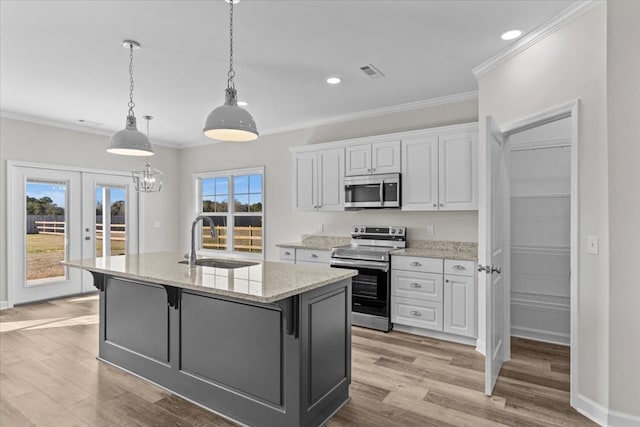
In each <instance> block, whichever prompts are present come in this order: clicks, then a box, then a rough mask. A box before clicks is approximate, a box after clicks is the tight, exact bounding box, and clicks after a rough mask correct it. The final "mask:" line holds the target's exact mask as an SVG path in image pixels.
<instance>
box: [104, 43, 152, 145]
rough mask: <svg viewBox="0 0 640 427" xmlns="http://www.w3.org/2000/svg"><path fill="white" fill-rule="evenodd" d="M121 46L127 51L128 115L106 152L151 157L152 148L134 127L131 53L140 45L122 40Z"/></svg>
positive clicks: (147, 140)
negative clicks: (124, 124) (122, 127)
mask: <svg viewBox="0 0 640 427" xmlns="http://www.w3.org/2000/svg"><path fill="white" fill-rule="evenodd" d="M122 45H123V46H124V47H125V48H127V49H129V103H128V104H127V105H128V106H129V113H128V114H127V124H126V126H125V128H124V129H123V130H121V131H119V132H116V133H115V134H114V135H113V136H112V137H111V141H110V143H109V148H107V152H109V153H112V154H121V155H123V156H153V147H152V146H151V143H150V142H149V138H147V137H146V136H145V135H144V134H143V133H142V132H140V131H138V128H137V126H136V116H135V115H134V114H133V107H135V106H136V104H135V103H134V102H133V51H134V49H140V43H138V42H136V41H133V40H124V41H123V42H122Z"/></svg>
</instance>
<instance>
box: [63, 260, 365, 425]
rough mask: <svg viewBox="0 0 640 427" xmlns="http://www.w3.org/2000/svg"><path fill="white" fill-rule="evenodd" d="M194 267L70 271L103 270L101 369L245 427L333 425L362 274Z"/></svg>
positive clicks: (344, 390) (143, 263) (169, 264)
mask: <svg viewBox="0 0 640 427" xmlns="http://www.w3.org/2000/svg"><path fill="white" fill-rule="evenodd" d="M182 260H183V258H182V255H181V254H177V253H151V254H140V255H123V256H112V257H104V258H96V259H84V260H77V261H69V262H65V264H66V265H68V266H70V267H76V268H81V269H84V270H88V271H89V272H91V274H92V275H93V279H94V285H95V287H96V288H98V290H99V296H100V315H99V323H100V324H99V343H98V352H99V356H98V358H99V359H100V360H101V361H105V362H108V363H110V364H112V365H115V366H117V367H120V368H122V369H124V370H125V371H126V372H131V373H134V374H136V375H138V376H140V377H142V378H145V379H147V380H148V381H151V382H152V383H155V384H159V385H160V386H162V387H164V388H166V389H168V390H170V391H171V392H173V393H174V394H176V395H178V396H183V397H185V398H187V399H189V400H191V401H193V402H196V403H197V404H199V405H201V406H203V407H205V408H208V409H209V410H211V411H214V412H216V413H219V414H222V415H224V416H225V417H227V418H229V419H231V420H233V421H235V422H237V423H239V424H241V425H260V426H266V427H316V426H321V425H324V424H325V423H326V422H327V421H328V419H329V418H331V417H332V416H333V415H334V414H335V413H336V412H337V411H339V410H340V408H341V407H342V406H343V405H344V404H345V403H346V402H347V401H348V400H349V385H350V384H351V277H352V276H355V275H356V274H357V272H356V271H354V270H344V269H337V268H336V269H332V268H329V267H328V266H318V267H316V266H301V265H294V264H283V263H277V262H259V263H256V264H255V265H251V266H246V267H239V268H213V267H201V266H196V267H194V268H189V266H188V265H187V264H179V263H178V261H182Z"/></svg>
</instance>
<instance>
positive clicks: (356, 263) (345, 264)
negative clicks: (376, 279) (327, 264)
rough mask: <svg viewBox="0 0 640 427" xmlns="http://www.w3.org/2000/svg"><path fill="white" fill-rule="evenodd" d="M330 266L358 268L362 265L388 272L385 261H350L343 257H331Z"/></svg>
mask: <svg viewBox="0 0 640 427" xmlns="http://www.w3.org/2000/svg"><path fill="white" fill-rule="evenodd" d="M331 266H332V267H333V266H336V267H353V268H358V267H362V268H370V269H372V270H382V271H384V272H388V271H389V264H386V263H379V262H373V261H352V260H345V259H335V258H334V259H332V260H331Z"/></svg>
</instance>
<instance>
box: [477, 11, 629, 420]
mask: <svg viewBox="0 0 640 427" xmlns="http://www.w3.org/2000/svg"><path fill="white" fill-rule="evenodd" d="M618 3H619V2H617V1H616V2H608V5H609V6H608V5H607V3H600V4H598V5H597V6H595V7H594V8H592V9H591V10H589V11H587V12H586V13H584V14H583V15H581V16H579V17H578V18H577V19H575V20H574V21H572V22H570V23H569V24H567V25H566V26H564V27H562V28H561V29H559V30H558V31H556V32H554V33H553V34H551V35H549V36H547V37H546V38H544V39H542V40H541V41H540V42H538V43H537V44H535V45H533V46H532V47H529V48H528V49H526V50H524V51H523V52H521V53H520V54H518V55H516V56H514V57H513V58H511V59H510V60H508V61H507V62H505V63H503V64H501V65H499V66H497V67H496V68H495V69H493V70H491V71H490V72H488V73H487V74H485V75H483V76H482V77H480V78H479V79H478V83H479V91H480V92H479V93H480V97H479V99H480V103H479V112H480V126H481V131H480V152H481V153H482V152H483V151H484V150H485V146H486V141H485V139H486V138H485V136H486V135H485V129H484V125H485V117H486V116H489V115H490V116H493V117H494V118H495V119H496V121H497V122H498V123H499V124H500V125H505V124H507V123H510V122H513V121H515V120H518V119H521V118H524V117H527V116H530V115H532V114H535V113H538V112H541V111H544V110H548V109H551V108H553V107H556V106H558V105H561V104H565V103H568V102H571V101H573V100H575V99H580V121H579V124H578V132H579V146H578V154H579V159H578V163H579V178H578V182H579V224H578V226H579V250H578V263H579V273H580V275H579V285H578V287H579V291H578V293H579V295H578V305H579V320H578V323H579V328H580V331H579V336H578V340H579V341H578V347H577V348H574V349H572V351H577V354H578V356H579V361H580V366H579V371H578V372H572V374H573V375H577V380H578V390H574V391H577V397H578V398H579V399H580V402H581V403H583V404H585V405H586V406H590V408H591V409H594V411H593V412H598V411H599V410H602V408H604V411H605V412H606V410H607V408H620V410H621V411H624V412H626V413H628V414H634V415H637V414H638V413H639V411H640V405H638V396H640V391H639V387H640V385H639V383H638V381H637V375H638V374H637V372H638V369H639V366H638V362H637V361H638V360H639V359H638V358H639V357H640V355H639V353H638V351H637V349H638V340H637V327H638V320H637V315H635V320H634V319H630V317H631V316H632V314H631V313H630V312H629V311H627V310H631V309H632V308H631V306H630V305H629V304H632V303H631V302H630V301H635V303H636V304H635V305H636V307H635V308H633V310H635V312H636V313H637V302H638V298H635V299H633V298H629V296H630V295H633V294H635V295H637V292H638V290H637V288H638V279H637V274H635V275H634V276H635V277H634V278H632V277H631V275H630V274H628V275H627V276H625V277H624V278H626V279H627V280H631V281H630V282H629V281H627V283H624V284H615V285H614V284H613V282H610V274H612V273H611V272H612V271H613V269H610V260H611V259H612V255H613V254H614V253H617V252H618V251H620V252H622V249H623V247H624V245H631V244H633V245H637V241H638V234H637V233H636V234H635V235H632V236H634V238H633V239H634V240H633V242H632V241H630V240H628V239H630V237H629V234H627V235H626V236H624V237H623V238H622V242H624V243H621V244H622V245H623V246H622V247H620V249H618V248H616V249H614V252H610V243H609V223H610V220H612V218H610V217H609V213H610V212H609V207H608V200H609V197H610V192H609V189H610V188H612V187H611V183H609V177H610V174H611V173H612V171H611V169H610V168H609V164H610V163H608V160H607V156H608V148H609V147H612V145H611V144H609V145H608V144H607V7H612V6H613V5H616V6H613V7H622V6H619V5H618ZM629 3H633V2H629ZM629 3H625V4H626V6H625V8H626V9H631V8H632V6H630V5H629ZM633 7H635V8H636V9H637V3H636V4H635V6H633ZM621 14H624V12H622V13H621ZM618 19H621V18H618ZM628 19H629V21H628V22H627V27H625V30H623V34H624V37H625V38H626V41H625V44H624V46H625V47H624V49H623V50H624V52H623V53H620V55H622V56H624V55H629V54H636V55H637V53H638V50H637V40H638V37H637V34H638V31H637V28H635V27H633V26H634V25H635V26H637V22H638V17H637V13H636V14H635V15H634V18H631V17H629V18H628ZM609 24H610V25H611V22H610V23H609ZM630 28H633V32H632V31H631V30H630ZM634 35H636V37H635V38H634V37H633V36H634ZM620 36H621V37H622V35H620ZM621 64H622V63H615V64H611V65H612V66H614V67H616V69H617V70H619V71H620V68H618V67H621ZM634 71H635V70H634ZM634 71H631V72H632V73H633V72H634ZM626 77H627V78H628V76H626ZM633 78H634V79H635V81H634V80H631V79H629V80H626V81H624V82H621V83H620V84H621V85H622V88H621V89H620V90H621V91H624V90H629V89H630V88H631V87H634V86H633V84H634V83H635V85H636V86H635V88H636V89H637V81H638V80H637V74H634V75H633ZM636 92H637V91H636ZM637 102H638V98H637V97H636V98H634V97H630V98H629V99H626V100H625V102H624V103H623V105H624V106H625V107H626V106H627V105H632V104H633V103H637ZM622 108H624V107H622ZM636 111H637V105H636ZM637 117H638V115H637V113H636V115H630V116H629V117H628V119H627V120H628V121H627V122H626V123H625V124H626V126H627V127H625V128H624V129H625V130H623V131H621V133H620V134H617V133H616V135H617V136H618V137H619V139H620V140H621V141H624V142H619V143H620V144H623V145H621V146H620V148H619V149H616V150H614V153H615V154H616V161H617V160H618V157H620V158H622V157H624V156H625V155H628V153H629V151H632V150H633V149H631V150H629V148H630V147H632V145H633V144H635V146H636V147H637V144H638V140H637V138H636V139H635V140H631V139H626V140H625V139H624V138H625V136H627V137H628V134H626V132H627V131H628V129H629V127H628V126H634V128H635V129H634V130H635V131H636V132H637ZM614 132H616V131H614ZM629 132H630V131H629ZM636 135H637V133H636ZM635 150H636V152H637V148H635ZM624 152H627V154H625V153H624ZM611 161H613V159H611ZM626 162H630V163H628V167H627V168H625V169H624V173H626V175H625V178H620V177H618V175H617V173H615V174H613V175H612V178H615V179H616V180H617V179H620V180H621V181H624V180H625V179H626V180H630V182H634V181H633V180H632V179H631V175H630V173H636V177H637V165H638V160H637V157H635V158H634V161H631V160H630V159H626ZM633 165H635V166H633ZM612 167H614V168H616V169H617V168H619V166H618V165H617V164H616V165H615V166H613V165H612ZM479 168H480V177H481V182H480V188H481V189H483V187H484V183H483V178H484V175H485V170H486V164H485V163H484V158H483V157H482V156H481V161H480V165H479ZM637 183H638V180H637V179H636V180H635V184H630V183H629V182H627V183H626V184H625V185H626V187H624V188H626V190H628V192H623V193H622V194H623V195H622V196H615V197H614V199H615V201H620V200H622V199H620V198H619V197H622V198H627V197H629V196H630V194H635V196H636V197H635V199H636V200H637V194H638V186H637ZM634 192H635V193H634ZM482 193H483V191H482V190H481V194H480V201H481V206H480V214H479V216H480V218H479V220H480V221H479V222H480V224H484V215H483V208H484V206H482V202H483V200H484V197H483V194H482ZM626 203H629V202H626V201H625V202H621V206H620V209H612V211H611V213H612V214H613V215H616V216H619V217H620V218H621V219H626V220H631V219H630V217H628V216H627V215H628V212H626V207H627V206H626ZM634 203H637V201H636V202H634ZM635 206H636V209H637V205H635ZM614 208H615V206H614ZM635 219H636V221H637V216H636V217H635ZM619 226H620V228H621V230H619V234H616V236H618V237H621V234H622V233H625V232H626V233H629V231H630V230H626V231H622V228H624V227H626V226H627V225H626V223H625V225H622V224H620V225H619ZM587 235H594V236H599V238H600V253H599V255H591V254H587V252H586V238H585V236H587ZM479 239H480V241H483V240H484V228H483V227H480V229H479ZM479 255H480V259H484V256H485V254H484V248H483V247H482V246H481V247H480V254H479ZM625 260H626V261H629V260H627V259H626V258H625ZM634 260H635V263H634ZM635 264H637V257H636V258H635V259H631V260H630V264H628V265H635ZM616 274H617V273H616ZM623 274H624V273H623ZM621 278H622V277H621ZM479 292H481V293H482V292H484V290H482V289H480V290H479ZM614 297H615V299H614ZM625 298H626V301H625V302H622V301H621V300H624V299H625ZM610 313H611V314H612V317H611V320H610ZM613 313H615V314H613ZM632 320H633V321H632ZM625 321H626V322H629V321H631V322H630V324H632V325H634V326H626V329H623V330H624V331H630V328H635V330H634V332H630V333H629V334H628V335H625V336H624V337H625V338H626V339H630V340H631V343H630V345H624V344H622V343H623V341H624V339H625V338H623V337H617V338H616V339H615V340H614V342H613V343H614V344H615V345H614V346H611V347H610V342H611V341H610V340H611V336H610V333H612V331H614V329H616V328H615V327H614V324H613V322H615V323H616V325H615V326H621V324H623V323H624V322H625ZM610 331H611V332H610ZM616 334H617V333H616ZM616 334H614V336H616ZM634 334H635V336H634ZM633 349H636V351H635V352H634V351H629V350H633ZM614 352H615V353H614ZM614 361H615V363H620V365H618V366H617V367H616V368H613V366H614V364H615V363H614ZM610 372H611V374H614V373H615V374H616V376H617V378H613V377H611V378H610ZM625 375H630V376H631V380H630V378H629V377H627V378H626V379H623V377H624V376H625ZM633 378H635V379H636V380H635V382H633V380H632V379H633ZM618 380H620V381H618Z"/></svg>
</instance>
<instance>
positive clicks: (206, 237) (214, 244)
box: [201, 216, 227, 251]
mask: <svg viewBox="0 0 640 427" xmlns="http://www.w3.org/2000/svg"><path fill="white" fill-rule="evenodd" d="M210 218H211V219H212V220H213V223H214V224H215V237H213V236H211V226H210V225H209V223H208V222H206V221H203V222H202V223H201V224H202V225H201V227H202V229H201V231H202V233H201V235H202V249H213V250H219V251H226V250H227V217H226V216H210Z"/></svg>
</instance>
